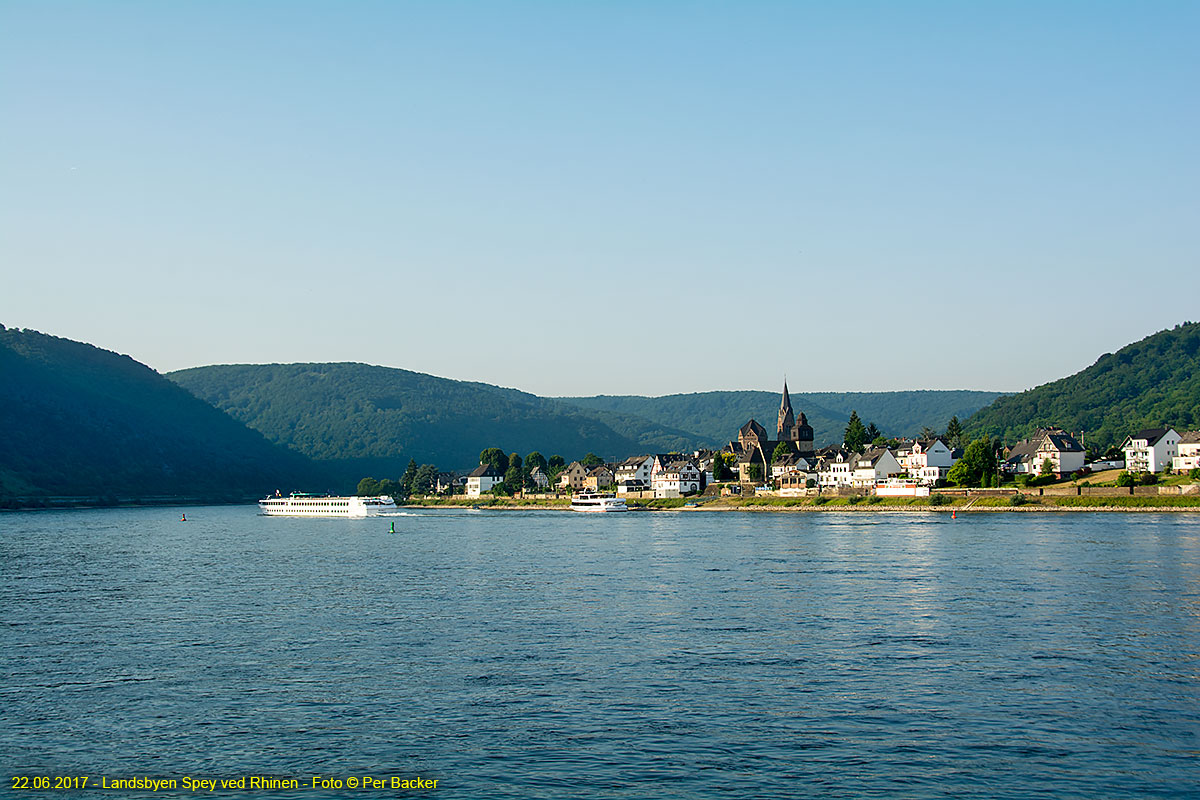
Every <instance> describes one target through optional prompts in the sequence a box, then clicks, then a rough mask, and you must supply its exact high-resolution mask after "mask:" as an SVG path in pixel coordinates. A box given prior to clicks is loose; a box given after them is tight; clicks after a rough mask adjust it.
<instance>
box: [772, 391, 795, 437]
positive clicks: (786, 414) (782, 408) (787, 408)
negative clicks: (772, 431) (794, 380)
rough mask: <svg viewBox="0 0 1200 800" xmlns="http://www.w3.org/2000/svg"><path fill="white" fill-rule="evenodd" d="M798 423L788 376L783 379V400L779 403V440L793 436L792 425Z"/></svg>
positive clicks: (777, 427)
mask: <svg viewBox="0 0 1200 800" xmlns="http://www.w3.org/2000/svg"><path fill="white" fill-rule="evenodd" d="M795 424H796V415H795V414H794V413H793V412H792V398H791V397H789V396H788V388H787V378H784V379H783V400H782V401H780V403H779V424H778V425H777V426H776V429H777V431H776V432H777V433H778V434H779V440H780V441H785V440H787V439H790V438H792V437H791V435H790V434H791V432H792V427H793V426H794V425H795Z"/></svg>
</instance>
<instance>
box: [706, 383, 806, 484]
mask: <svg viewBox="0 0 1200 800" xmlns="http://www.w3.org/2000/svg"><path fill="white" fill-rule="evenodd" d="M781 442H782V443H783V444H784V445H786V446H787V449H788V450H789V457H790V458H793V459H803V460H805V461H806V462H807V463H808V464H810V465H811V464H812V463H813V462H814V461H815V460H816V454H815V453H814V451H813V429H812V426H810V425H809V424H808V419H807V418H805V416H804V412H801V413H800V416H799V417H798V418H797V416H796V413H795V412H794V411H793V410H792V398H791V397H790V396H789V395H788V387H787V381H786V380H785V381H784V382H783V399H782V400H781V401H780V403H779V418H778V420H777V421H776V425H775V438H774V439H769V438H767V429H766V428H764V427H763V426H762V425H759V424H758V423H757V422H756V421H754V420H753V419H751V420H750V421H749V422H747V423H746V424H745V425H743V426H742V427H741V429H740V430H739V431H738V438H737V441H736V442H730V443H729V444H727V445H726V446H725V452H727V453H733V454H734V455H735V456H736V457H737V471H738V478H739V480H742V481H750V480H752V477H751V475H750V473H751V471H752V465H755V464H757V465H759V477H758V478H757V480H765V479H769V478H770V477H771V458H772V456H773V455H774V453H775V449H776V448H777V447H778V446H779V444H780V443H781Z"/></svg>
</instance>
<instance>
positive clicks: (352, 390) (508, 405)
mask: <svg viewBox="0 0 1200 800" xmlns="http://www.w3.org/2000/svg"><path fill="white" fill-rule="evenodd" d="M168 377H169V378H171V380H173V381H175V382H177V383H178V384H179V385H180V386H182V387H184V388H186V389H188V390H189V391H191V392H193V393H194V394H195V395H196V396H197V397H200V398H201V399H203V400H206V401H207V402H209V403H211V404H212V405H214V406H216V407H217V408H220V409H222V410H224V411H226V412H228V413H229V414H231V415H232V416H233V417H235V418H236V419H238V420H239V421H241V422H244V423H245V424H247V425H249V426H250V427H251V428H254V429H255V430H257V431H260V432H262V433H263V435H265V436H266V437H267V438H268V439H270V440H271V441H273V442H277V443H279V444H282V445H285V446H287V447H290V448H292V449H294V450H296V451H297V452H300V453H303V454H304V455H307V456H309V457H311V458H314V459H318V460H319V461H320V462H321V463H322V464H323V465H324V466H327V467H331V468H333V469H335V470H337V472H338V474H339V475H343V476H345V477H346V479H350V478H353V479H354V480H355V481H357V479H358V478H359V477H362V476H363V475H376V476H378V477H385V476H386V477H392V478H396V477H399V475H400V474H401V473H402V472H403V471H404V468H405V466H406V465H407V463H408V460H409V459H410V458H413V459H416V460H417V461H418V462H419V463H431V464H436V465H437V466H438V467H440V468H441V469H455V470H464V469H471V468H473V467H474V466H476V465H477V464H478V463H479V453H480V451H481V450H482V449H484V448H485V447H499V448H502V449H503V450H505V451H506V452H513V451H515V452H518V453H520V454H521V455H525V454H526V453H528V452H530V451H532V450H537V451H540V452H541V453H543V454H545V455H546V456H549V455H552V454H559V455H562V456H563V457H564V458H566V459H567V460H568V461H570V460H572V459H575V458H582V457H583V456H584V455H585V454H586V453H588V452H594V453H596V454H597V455H599V456H601V457H603V458H625V457H627V456H630V455H633V454H635V453H639V452H655V451H669V450H688V449H691V448H694V447H696V446H698V441H697V437H695V436H694V435H692V434H690V433H686V432H684V431H681V430H677V429H675V428H673V427H672V426H670V425H667V424H656V423H653V422H648V421H646V420H643V419H636V418H631V417H629V416H628V415H622V414H607V413H600V412H596V411H591V410H588V409H583V408H579V407H577V406H573V405H570V404H567V403H561V402H558V401H555V400H547V399H544V398H540V397H537V396H535V395H532V394H527V393H525V392H521V391H517V390H515V389H503V388H500V387H497V386H490V385H488V384H484V383H468V382H465V381H454V380H448V379H445V378H437V377H434V376H432V375H425V374H422V373H419V372H410V371H408V370H403V369H393V368H389V367H375V366H369V365H366V364H346V363H342V364H254V365H221V366H211V367H196V368H194V369H187V370H182V371H180V372H173V373H171V374H170V375H168Z"/></svg>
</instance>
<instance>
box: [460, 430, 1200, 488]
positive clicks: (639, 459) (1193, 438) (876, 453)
mask: <svg viewBox="0 0 1200 800" xmlns="http://www.w3.org/2000/svg"><path fill="white" fill-rule="evenodd" d="M1171 430H1173V429H1172V428H1147V429H1144V430H1141V431H1138V432H1137V433H1135V434H1131V435H1130V436H1129V437H1128V438H1126V440H1125V443H1124V445H1122V446H1123V447H1129V446H1131V443H1132V442H1133V441H1135V440H1141V441H1145V442H1146V446H1148V447H1153V446H1154V445H1155V444H1157V443H1158V441H1159V440H1160V439H1162V437H1163V436H1165V435H1166V434H1167V433H1168V432H1169V431H1171ZM740 432H753V433H755V434H758V435H765V434H766V430H765V429H764V428H763V427H762V426H761V425H759V424H758V423H757V422H755V421H754V420H750V421H749V422H747V423H746V424H745V425H743V426H742V428H741V431H740ZM938 442H941V443H942V444H943V445H946V446H947V448H949V445H948V444H946V442H945V441H944V440H943V439H942V438H941V437H935V438H932V439H903V440H900V443H899V445H898V446H897V447H895V448H892V449H891V450H889V449H888V448H883V447H876V448H868V449H866V450H864V451H863V452H862V453H859V454H855V453H852V452H851V451H849V450H847V449H846V448H845V447H841V446H838V445H829V446H827V447H822V448H818V449H816V450H815V451H814V452H813V455H812V457H811V458H810V457H807V456H804V455H802V454H800V453H797V452H792V453H790V454H789V455H788V456H787V457H786V458H784V459H782V460H780V461H777V462H773V464H782V465H784V466H794V465H796V464H798V463H799V462H800V461H804V462H805V463H807V464H809V465H810V466H816V467H818V468H820V466H822V465H823V464H824V463H825V462H830V461H832V462H839V463H840V462H846V461H849V462H851V469H854V468H856V467H857V466H858V465H861V464H864V463H866V464H870V465H874V464H875V462H876V461H878V460H879V459H880V458H882V457H883V454H884V453H885V452H891V453H892V454H893V455H895V456H901V455H906V454H908V453H911V452H914V450H915V451H917V452H923V451H927V450H929V449H930V448H931V447H934V446H935V445H936V443H938ZM1179 443H1180V444H1200V431H1188V432H1186V433H1184V434H1182V435H1181V436H1180V439H1179ZM776 444H778V442H770V445H771V447H772V448H774V446H775V445H776ZM791 444H794V443H791ZM725 450H726V451H727V452H731V453H733V454H735V455H736V456H738V461H739V462H746V461H751V460H753V459H754V457H755V456H756V455H757V453H758V452H759V449H758V448H742V447H741V446H740V445H739V444H738V443H737V442H730V443H729V444H727V445H726V446H725ZM1048 450H1056V451H1058V452H1060V453H1082V452H1084V448H1083V446H1082V445H1081V444H1080V443H1079V441H1078V440H1076V438H1075V437H1074V436H1072V435H1071V434H1069V433H1067V432H1066V431H1065V430H1063V429H1062V428H1042V429H1039V430H1038V431H1037V433H1035V434H1034V435H1033V436H1031V437H1029V438H1028V439H1023V440H1022V441H1020V442H1017V443H1016V444H1015V445H1013V446H1012V447H1011V448H1010V449H1009V451H1008V455H1007V458H1006V460H1007V461H1008V462H1010V463H1017V462H1019V461H1023V460H1030V459H1032V458H1034V457H1035V456H1036V454H1037V453H1039V452H1046V451H1048ZM707 453H708V451H703V450H702V451H698V452H697V453H696V454H695V455H687V454H684V453H652V454H644V455H637V456H630V457H629V458H627V459H625V460H624V461H621V462H618V463H615V464H601V465H600V466H597V467H594V468H592V469H588V468H587V467H584V466H583V465H582V464H580V462H578V461H572V462H571V463H570V464H568V465H566V466H565V467H564V468H563V471H567V470H571V469H573V468H574V467H576V466H578V467H580V468H581V469H584V470H585V471H586V473H587V475H588V476H598V475H600V474H602V472H603V471H607V472H608V473H609V474H610V475H615V474H616V473H617V472H618V471H619V470H621V468H625V469H627V470H628V469H636V468H638V467H640V466H641V465H642V464H644V463H645V462H646V460H647V459H651V460H652V461H658V462H659V464H660V465H661V466H662V468H663V469H666V470H668V471H677V470H678V469H680V468H681V467H683V466H685V465H688V464H691V465H694V466H696V467H697V468H699V466H700V463H701V461H702V460H703V459H704V456H705V455H706V454H707ZM951 457H952V458H953V459H954V460H957V459H959V458H961V457H962V451H961V450H959V449H951ZM467 477H470V478H479V477H491V478H502V477H504V476H503V475H501V474H500V473H498V472H497V471H496V470H495V469H493V468H492V466H491V465H490V464H481V465H480V466H478V467H476V468H475V469H473V470H471V472H469V473H468V474H467Z"/></svg>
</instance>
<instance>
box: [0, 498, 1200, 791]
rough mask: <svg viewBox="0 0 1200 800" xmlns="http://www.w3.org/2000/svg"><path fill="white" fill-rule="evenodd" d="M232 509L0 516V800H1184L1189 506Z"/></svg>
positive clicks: (1199, 738)
mask: <svg viewBox="0 0 1200 800" xmlns="http://www.w3.org/2000/svg"><path fill="white" fill-rule="evenodd" d="M180 511H186V512H187V516H188V520H189V521H188V522H186V523H182V522H180V521H179V517H180ZM256 511H257V510H256V509H255V508H250V507H214V508H187V509H135V510H102V511H73V512H36V513H21V514H6V515H0V611H2V619H0V625H2V628H0V630H2V631H3V639H2V642H0V644H2V645H3V647H2V648H0V667H2V669H0V675H2V676H3V677H2V681H3V682H2V684H0V701H2V702H0V767H3V769H4V770H5V771H6V773H5V784H4V785H5V788H6V790H7V789H8V787H9V785H10V784H9V781H8V778H7V776H8V775H40V774H48V775H57V774H76V775H81V774H83V775H90V776H92V780H93V781H96V780H99V777H100V776H101V775H106V776H108V777H109V778H110V779H111V778H113V777H132V776H140V775H145V776H151V777H180V776H184V775H191V776H206V777H231V776H238V775H269V776H279V777H287V776H294V777H297V778H300V779H302V781H303V780H308V779H309V778H310V777H311V775H313V774H322V775H330V776H346V775H361V774H364V773H370V774H374V775H381V774H382V775H404V776H415V775H421V776H424V777H429V778H433V777H436V778H438V781H439V782H438V789H437V790H436V791H435V792H432V793H429V792H426V793H425V794H428V795H431V796H438V797H447V798H449V797H464V798H467V797H471V798H474V797H501V798H503V797H546V798H551V797H624V798H640V797H721V796H728V797H733V796H736V797H872V796H895V797H958V796H967V795H971V796H984V797H1029V796H1033V795H1041V796H1054V797H1087V798H1091V797H1116V796H1139V797H1141V796H1161V797H1174V796H1179V797H1182V796H1193V797H1194V796H1196V793H1197V788H1198V786H1200V783H1198V781H1200V766H1198V765H1200V656H1198V653H1200V515H1192V514H1174V515H1172V514H1162V515H1153V514H1058V515H1042V514H990V515H984V514H978V515H962V516H960V517H959V519H958V520H951V519H949V518H948V517H947V516H945V515H912V516H909V515H898V514H868V513H855V514H833V513H821V514H736V513H728V514H717V513H662V514H658V513H656V514H637V513H630V514H624V515H586V516H585V515H579V514H570V513H564V512H528V513H523V512H472V511H458V512H421V513H415V514H413V515H408V516H400V517H396V518H394V520H381V519H374V520H299V519H286V518H265V517H260V516H258V515H257V513H256ZM391 521H394V522H395V523H396V533H395V534H394V535H392V534H389V533H388V530H389V523H390V522H391ZM218 793H219V792H218ZM58 794H59V796H61V793H58ZM88 794H92V792H90V791H89V792H88ZM110 794H111V793H110ZM279 794H280V793H278V792H276V793H272V792H263V793H258V794H257V796H260V797H261V796H274V795H279ZM327 794H331V793H329V792H323V791H320V790H315V791H314V790H308V791H301V792H296V793H293V794H292V796H296V797H309V798H316V797H321V796H325V795H327ZM332 794H336V792H333V793H332ZM347 794H352V795H353V796H358V797H369V796H391V795H394V794H396V793H395V792H373V791H369V790H367V791H364V790H361V789H360V790H358V791H356V792H347Z"/></svg>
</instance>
